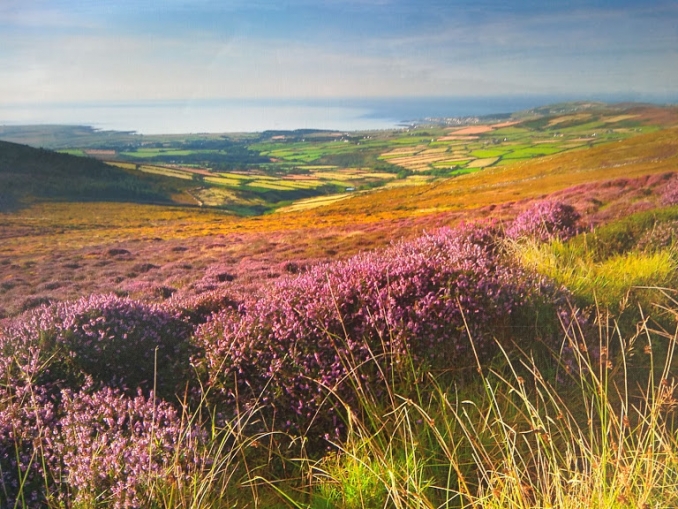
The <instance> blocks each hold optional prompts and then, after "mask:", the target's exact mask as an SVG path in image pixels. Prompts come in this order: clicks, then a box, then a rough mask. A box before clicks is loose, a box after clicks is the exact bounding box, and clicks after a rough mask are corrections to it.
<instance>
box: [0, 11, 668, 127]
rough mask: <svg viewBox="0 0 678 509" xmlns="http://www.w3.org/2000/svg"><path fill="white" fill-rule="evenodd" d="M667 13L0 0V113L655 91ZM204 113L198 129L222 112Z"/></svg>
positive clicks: (110, 118)
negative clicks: (206, 103)
mask: <svg viewBox="0 0 678 509" xmlns="http://www.w3.org/2000/svg"><path fill="white" fill-rule="evenodd" d="M676 26H678V4H676V3H675V2H669V1H664V0H651V1H637V0H636V1H633V0H614V1H613V0H588V1H584V0H565V1H563V2H558V3H553V2H548V3H544V2H537V1H536V0H517V1H515V2H511V3H509V4H507V3H506V2H501V1H500V0H481V1H477V0H418V1H414V0H342V1H339V0H282V1H276V2H272V1H268V0H247V1H244V0H227V1H223V2H215V1H213V0H163V1H160V0H135V1H132V0H117V1H113V0H103V1H101V2H91V1H84V0H57V1H51V0H4V1H3V2H0V47H1V48H2V51H0V68H2V70H3V71H2V80H0V122H5V123H16V122H21V121H22V119H26V121H36V122H37V121H39V122H42V121H43V120H42V119H48V120H49V121H50V122H60V123H68V122H71V121H72V120H73V119H75V120H77V121H78V122H85V121H86V122H89V123H96V124H99V125H110V126H118V125H125V126H126V127H125V128H127V129H136V128H138V129H140V130H143V129H145V127H144V126H146V125H148V126H149V127H150V128H153V129H155V127H153V126H154V125H160V126H162V125H168V127H169V128H171V129H172V130H176V129H178V128H179V127H175V126H174V125H175V124H178V121H176V120H175V121H174V122H172V119H171V118H167V117H162V118H160V117H158V116H157V115H156V116H154V115H152V108H141V107H140V106H141V105H143V104H151V103H153V104H159V103H162V102H166V101H169V102H172V103H175V104H182V105H183V109H181V110H178V109H174V110H173V111H174V114H176V115H179V116H184V117H185V120H186V122H187V123H188V124H190V126H191V127H190V129H189V130H193V129H194V125H195V122H194V121H193V120H191V119H192V118H193V115H194V113H192V111H193V110H196V109H200V108H199V107H195V105H196V104H198V105H199V104H200V102H201V101H264V102H265V101H278V103H277V104H272V103H271V104H270V105H269V106H270V107H273V108H279V107H282V108H283V109H282V110H280V111H277V112H276V111H274V110H271V111H269V112H268V116H266V115H263V114H262V113H256V112H254V110H252V109H251V107H250V112H249V114H244V115H239V114H234V115H233V117H234V118H236V117H239V118H240V119H241V123H240V124H237V125H236V124H234V126H235V127H234V129H235V130H241V131H242V130H251V129H252V127H257V126H269V125H270V126H275V125H283V124H284V125H287V124H288V123H290V122H288V121H287V120H286V119H285V116H284V113H285V107H284V105H283V106H281V104H282V103H280V102H279V101H283V102H284V101H298V102H299V104H302V103H304V102H305V106H308V107H310V108H311V109H309V110H308V111H307V115H306V116H305V117H304V119H298V120H297V124H295V123H294V122H292V123H291V125H298V126H301V127H303V126H305V125H306V124H307V123H308V122H317V123H318V124H323V125H324V124H325V123H326V122H328V121H329V119H331V118H333V117H335V118H336V119H337V120H338V122H339V123H341V122H343V120H342V119H344V118H349V117H350V118H352V119H354V122H356V123H361V125H363V124H364V125H367V124H370V125H371V124H376V125H381V124H379V123H378V122H375V115H374V114H373V113H372V112H371V109H370V108H365V107H363V106H361V105H360V104H358V103H359V102H360V101H365V102H366V103H367V102H369V101H378V100H380V99H379V98H383V97H390V98H394V97H398V98H409V99H411V100H413V101H425V100H427V98H439V97H448V98H455V100H458V99H459V98H466V99H472V100H479V98H488V97H489V98H491V97H564V98H568V99H588V98H592V97H608V96H617V97H628V98H640V100H647V99H644V98H655V99H654V100H653V101H661V99H660V98H662V97H666V98H671V97H675V96H676V95H677V92H678V88H677V86H676V84H677V83H678V50H677V48H678V31H677V30H676V29H675V27H676ZM341 98H360V99H356V100H355V101H352V104H350V105H348V106H345V105H341V104H339V105H338V106H336V105H333V102H341V101H342V99H341ZM323 101H325V104H322V102H323ZM313 102H316V104H320V106H313V105H312V104H311V105H310V106H309V104H310V103H313ZM125 104H127V106H129V105H130V104H133V105H134V106H135V107H136V108H137V110H136V113H135V114H136V115H137V116H138V115H148V117H147V118H145V119H144V118H140V117H139V118H138V121H139V125H140V126H139V127H135V126H134V125H127V124H126V121H124V122H122V123H120V118H117V117H121V116H123V113H124V112H122V111H121V112H118V114H117V117H116V115H113V114H111V113H110V112H109V114H108V115H105V113H106V112H105V111H104V109H105V108H116V107H117V108H119V107H124V105H125ZM74 105H75V106H74ZM93 105H99V106H100V107H102V108H104V109H102V110H101V111H94V109H93ZM356 105H357V106H356ZM368 106H369V105H368ZM88 108H89V111H85V110H87V109H88ZM346 108H348V110H351V111H347V110H346ZM356 108H357V110H359V111H354V110H355V109H356ZM69 109H71V110H72V109H75V110H78V111H75V112H74V111H69ZM364 110H367V111H364ZM167 111H168V112H169V111H170V110H169V109H167ZM75 113H78V115H75ZM156 113H157V111H156ZM208 113H209V112H208ZM288 113H290V114H293V113H294V111H292V110H288ZM95 114H101V116H100V117H99V116H97V115H95ZM444 114H446V113H441V115H444ZM130 116H133V115H132V113H130ZM253 117H254V118H257V117H261V119H262V120H261V122H259V123H255V122H249V123H248V122H246V119H247V118H250V119H251V118H253ZM264 117H265V118H264ZM376 117H379V118H382V120H383V121H384V122H387V121H388V122H390V121H392V120H396V121H399V120H403V119H402V118H396V119H392V118H390V117H389V116H388V115H386V116H384V115H382V114H381V113H380V112H379V111H378V112H377V115H376ZM31 119H35V120H31ZM205 119H206V120H205V124H206V125H205V126H204V127H203V128H199V127H198V130H200V131H208V130H212V129H213V127H212V126H214V128H217V127H219V126H221V125H225V124H223V123H222V124H220V123H218V122H215V121H213V120H210V119H209V118H208V117H207V116H206V117H205ZM356 119H357V120H356ZM358 120H360V122H358ZM230 125H231V124H228V125H227V127H229V126H230ZM309 125H310V124H309ZM196 127H197V126H196ZM314 127H319V125H315V126H314ZM337 128H342V127H341V126H337ZM229 129H230V127H229Z"/></svg>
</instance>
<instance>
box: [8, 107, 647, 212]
mask: <svg viewBox="0 0 678 509" xmlns="http://www.w3.org/2000/svg"><path fill="white" fill-rule="evenodd" d="M625 108H626V109H625ZM552 111H560V110H551V109H549V108H542V109H539V110H538V111H537V110H535V111H532V112H523V113H517V114H515V115H513V116H512V117H511V118H510V119H508V121H506V119H503V120H502V121H501V122H503V123H499V121H487V122H486V123H483V122H482V120H481V119H475V120H473V119H472V120H470V121H469V123H468V124H463V125H459V126H454V127H449V126H445V125H434V124H431V125H425V124H422V125H417V126H410V127H408V128H402V129H393V130H383V131H366V132H333V131H314V130H300V131H275V132H273V131H271V132H264V133H249V134H187V135H166V136H163V135H154V136H142V135H135V134H130V133H115V132H99V131H93V130H87V129H84V128H79V129H73V128H68V127H64V128H63V129H62V131H63V132H62V131H59V130H58V129H57V131H56V132H55V129H56V128H54V127H49V128H47V127H46V128H45V130H46V131H45V137H46V139H50V140H55V139H58V140H60V141H59V143H60V144H61V145H60V146H59V147H57V148H59V149H60V150H61V151H63V152H66V153H68V154H72V155H78V156H86V157H94V158H99V159H103V160H106V161H107V162H110V163H112V164H115V165H116V166H119V167H121V168H124V169H126V170H129V171H141V172H143V173H148V174H153V175H159V176H164V177H170V178H172V179H177V180H181V181H183V182H184V183H188V184H189V185H194V188H193V191H191V193H192V196H197V195H200V194H205V193H206V189H209V188H215V189H220V190H221V191H219V192H215V193H212V194H211V195H210V198H209V200H207V202H209V206H217V207H224V208H227V209H228V208H230V209H231V210H237V211H242V210H244V209H243V207H245V208H246V207H248V206H250V205H251V204H252V203H256V211H257V212H259V211H270V210H274V209H275V208H277V207H278V206H281V205H285V206H286V204H288V203H289V202H290V201H292V202H293V201H295V200H298V199H304V200H308V199H310V198H314V197H318V198H322V199H324V197H325V196H327V195H328V194H329V195H332V194H342V193H345V191H346V189H350V190H352V191H353V190H356V191H364V190H369V189H372V188H376V187H383V186H389V187H393V186H398V187H400V186H407V185H417V184H418V183H419V182H421V181H420V180H417V179H412V178H409V177H412V176H413V175H419V176H421V177H427V178H426V180H430V179H431V178H439V179H441V178H447V177H455V176H458V175H460V174H463V173H469V172H476V171H479V169H482V168H487V167H493V166H505V165H508V164H512V163H514V162H517V161H524V160H528V159H533V158H538V157H544V156H551V155H554V154H558V153H561V152H566V151H571V150H586V149H588V148H590V147H593V146H596V145H599V144H602V143H609V142H612V141H620V140H624V139H627V138H629V137H632V136H636V135H638V134H642V133H647V132H651V131H652V130H656V129H659V127H658V126H657V125H654V124H652V122H651V121H645V120H643V119H642V118H641V115H638V114H636V113H633V112H630V111H629V110H628V107H624V106H607V105H602V104H597V105H594V106H592V107H591V108H589V109H585V110H581V111H580V108H579V107H576V108H575V107H573V108H569V109H568V108H564V109H563V110H562V111H570V113H566V114H553V113H552ZM16 133H17V134H16V135H17V136H24V137H27V139H30V140H37V139H39V136H40V130H39V129H36V128H31V129H24V130H21V129H18V130H16ZM57 134H58V136H57ZM69 137H70V138H69ZM65 139H71V140H73V141H72V144H71V145H67V144H66V143H65V142H64V140H65ZM219 197H221V198H223V199H222V201H219V200H220V198H219ZM320 201H321V202H322V200H320ZM207 202H206V203H207ZM309 203H314V202H313V201H311V202H309Z"/></svg>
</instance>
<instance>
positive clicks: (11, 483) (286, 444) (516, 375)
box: [0, 179, 678, 508]
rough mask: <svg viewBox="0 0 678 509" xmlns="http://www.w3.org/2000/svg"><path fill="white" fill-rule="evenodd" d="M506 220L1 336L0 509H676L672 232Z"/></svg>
mask: <svg viewBox="0 0 678 509" xmlns="http://www.w3.org/2000/svg"><path fill="white" fill-rule="evenodd" d="M668 182H672V179H663V180H662V179H659V180H658V181H657V185H661V186H664V185H666V183H668ZM659 196H660V194H659V193H657V197H659ZM657 200H659V198H657ZM521 210H522V212H519V213H516V214H514V219H510V220H507V221H505V222H503V223H499V222H482V223H467V224H463V225H461V226H458V227H455V228H450V227H445V228H438V229H431V231H429V232H428V233H425V234H423V235H420V236H418V237H416V238H413V239H410V240H400V241H396V242H394V243H393V244H392V245H390V246H389V247H387V248H384V249H379V250H375V251H370V252H362V253H359V254H357V255H354V256H351V257H347V258H346V259H344V260H339V261H334V262H327V263H307V262H305V261H301V260H299V259H298V258H297V259H291V260H290V259H288V261H287V262H280V261H279V260H275V263H273V260H271V261H269V262H267V264H266V267H267V268H266V269H265V272H264V271H263V270H262V273H263V274H270V275H271V276H270V277H266V276H265V277H263V278H261V279H260V280H258V281H256V282H255V281H248V282H247V284H244V285H241V284H239V283H240V282H241V281H242V280H243V279H244V277H245V276H244V275H243V274H242V273H240V272H237V271H233V264H232V263H231V262H230V261H228V260H222V261H221V262H220V261H214V262H211V263H204V264H203V265H202V269H201V277H200V278H199V279H196V280H194V281H193V283H190V285H191V286H192V288H191V291H186V292H183V291H177V292H169V291H168V292H167V293H168V295H163V294H162V293H161V292H162V286H167V285H162V284H156V286H152V285H151V283H152V276H151V275H152V274H154V273H156V272H158V271H159V270H160V268H157V266H158V264H157V263H152V264H151V263H150V262H147V261H143V260H141V259H137V260H128V261H129V263H130V264H132V265H131V267H136V268H135V269H134V270H135V271H136V272H137V273H138V274H139V275H145V276H148V277H149V280H148V282H149V285H148V286H144V285H139V286H138V287H137V288H135V290H134V291H135V292H138V293H139V294H140V295H142V294H145V293H153V292H158V293H157V294H156V296H155V297H151V298H148V299H144V300H138V299H134V298H130V297H126V296H118V295H115V294H104V295H91V296H89V297H83V298H79V299H76V300H70V301H63V302H54V303H45V304H41V305H38V306H37V307H35V308H34V309H30V310H28V311H26V312H25V313H23V314H21V315H18V316H15V317H12V318H10V319H6V320H4V321H3V323H2V328H1V329H0V369H1V370H2V382H0V475H1V480H2V487H0V488H1V489H0V501H1V502H0V505H2V506H9V507H45V506H47V507H233V506H247V507H283V506H292V507H313V508H316V507H317V508H321V507H325V508H328V507H337V508H339V507H619V508H631V507H642V506H643V505H644V504H648V505H649V506H650V507H653V506H661V507H664V506H671V505H673V504H674V503H675V501H676V500H678V456H676V452H675V451H676V445H677V444H676V442H675V428H674V425H673V419H674V417H675V416H674V413H675V409H676V408H677V405H676V402H675V399H674V392H675V383H674V381H673V379H672V376H671V373H673V372H674V371H675V365H674V364H675V362H674V358H673V348H674V344H675V330H676V322H675V316H676V315H677V314H676V309H677V308H678V302H676V300H675V294H674V293H673V291H672V290H670V289H669V288H672V287H674V280H673V278H674V277H675V276H674V273H675V252H674V239H675V221H676V220H677V218H675V211H674V209H673V208H672V207H665V208H653V209H652V210H650V211H645V212H639V213H637V214H631V215H629V216H628V217H625V218H624V219H621V220H616V221H611V222H607V223H606V224H600V225H596V224H595V223H596V222H595V221H586V222H585V221H584V217H580V214H581V215H582V216H583V215H584V214H582V212H585V210H583V209H581V208H580V207H574V206H572V205H571V204H570V203H567V202H564V201H562V199H558V198H555V197H551V198H550V199H548V200H539V201H538V202H536V203H535V204H524V205H523V206H521ZM590 217H595V216H592V215H589V218H590ZM591 224H593V227H589V226H590V225H591ZM525 225H532V226H529V227H526V226H525ZM547 225H548V226H547ZM584 225H586V226H587V228H586V229H585V228H584ZM546 226H547V230H546V234H544V230H541V229H540V228H542V227H546ZM218 240H220V241H223V239H218ZM213 243H214V244H220V243H221V242H218V241H217V239H213ZM224 243H225V242H224ZM270 245H271V244H270V243H263V242H262V243H261V244H260V245H258V246H253V247H252V249H257V250H260V251H261V252H262V253H265V252H266V250H267V249H269V247H270ZM179 247H183V245H182V246H179ZM120 249H124V248H120ZM214 249H221V247H220V246H217V247H215V248H214ZM126 251H127V252H122V251H120V252H116V253H113V254H107V255H106V256H111V257H118V258H124V257H129V258H131V257H135V254H134V251H133V250H131V249H127V250H126ZM173 252H174V253H177V254H181V253H185V252H186V251H185V250H177V251H173ZM176 263H181V262H179V261H176ZM149 264H150V265H154V266H153V267H152V266H150V265H149ZM626 275H628V277H626ZM640 286H642V287H644V288H638V287H640ZM650 287H653V288H650ZM656 287H663V288H664V289H663V290H658V289H657V288H656ZM158 288H160V289H158ZM170 293H171V294H170ZM154 299H156V300H158V301H160V302H157V303H151V302H150V301H152V300H154ZM631 308H633V309H635V310H636V311H635V312H634V313H629V311H628V310H629V309H631ZM606 309H609V310H611V313H612V314H608V312H607V311H606ZM601 465H608V467H605V468H603V469H601Z"/></svg>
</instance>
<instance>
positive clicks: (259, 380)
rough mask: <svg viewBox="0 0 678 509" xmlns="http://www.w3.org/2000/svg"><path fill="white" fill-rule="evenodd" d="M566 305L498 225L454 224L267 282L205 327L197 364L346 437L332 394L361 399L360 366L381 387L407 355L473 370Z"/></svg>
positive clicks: (299, 427)
mask: <svg viewBox="0 0 678 509" xmlns="http://www.w3.org/2000/svg"><path fill="white" fill-rule="evenodd" d="M559 303H560V304H564V303H565V294H564V293H563V292H559V291H558V290H557V289H556V288H555V287H553V286H552V285H551V284H549V283H548V281H546V280H544V279H542V278H539V277H534V276H532V275H531V274H529V273H527V272H525V271H523V270H522V269H520V268H519V267H517V266H516V265H515V264H511V262H510V261H509V260H506V259H505V257H504V256H503V254H502V252H501V245H500V238H499V236H498V234H497V232H495V231H494V230H493V228H491V227H488V226H466V227H462V228H459V229H457V230H450V229H445V230H441V231H438V232H436V233H433V234H429V235H426V236H423V237H421V238H419V239H417V240H416V241H411V242H404V243H401V244H398V245H395V246H393V247H391V248H390V249H388V250H386V251H383V252H377V253H366V254H362V255H358V256H355V257H353V258H350V259H349V260H347V261H345V262H339V263H334V264H330V265H320V266H317V267H314V268H312V269H311V270H309V271H308V272H306V273H304V274H302V275H299V276H297V277H294V278H286V279H282V280H280V281H279V282H276V283H274V284H272V285H270V286H268V287H266V289H265V291H264V292H262V293H261V294H260V295H257V296H256V297H254V298H250V299H246V300H244V301H243V302H242V303H241V305H240V307H239V308H238V310H235V309H228V310H226V311H224V312H222V313H221V314H218V315H215V316H214V317H213V318H212V319H211V320H210V321H208V322H207V323H206V324H204V325H202V326H200V327H199V328H198V330H197V332H196V339H197V341H198V342H199V344H200V346H201V347H202V349H203V351H204V357H202V358H199V359H197V362H196V364H197V365H198V367H199V368H202V370H203V371H204V372H205V374H206V375H205V376H206V380H207V382H206V383H207V384H209V386H210V387H213V388H214V389H215V390H217V391H218V392H219V393H221V394H223V395H224V396H225V397H227V398H230V399H234V398H236V397H237V399H238V400H239V401H247V400H250V401H251V403H250V404H254V402H256V401H259V402H261V403H262V404H266V406H267V407H268V409H269V410H270V412H271V413H272V415H271V419H274V418H275V419H277V420H278V421H279V422H280V423H281V424H282V427H283V429H285V430H286V431H294V432H295V433H299V432H302V431H304V430H306V429H307V428H309V427H311V429H312V430H313V431H314V433H319V432H323V433H327V434H328V436H340V435H341V430H343V429H344V428H345V422H344V421H345V416H343V415H342V414H343V412H341V411H339V410H341V408H339V409H336V408H333V404H332V400H333V399H335V398H336V397H339V398H340V399H341V400H342V401H343V402H344V404H350V403H351V401H350V399H351V392H352V391H353V390H354V387H352V386H351V384H350V383H348V382H347V380H349V378H350V376H349V375H351V374H353V375H359V379H360V380H361V382H362V383H363V384H364V387H363V388H364V390H368V391H371V392H374V393H375V394H383V393H384V384H385V383H396V381H398V380H399V378H400V371H401V369H402V368H401V366H402V365H403V364H405V363H414V364H415V365H417V366H421V369H422V372H423V371H425V370H435V371H445V370H449V369H454V370H455V371H457V372H458V373H459V374H460V375H461V376H463V374H464V371H465V370H466V371H468V369H469V368H471V367H472V366H473V365H474V355H477V356H479V358H480V359H481V360H483V361H487V360H489V359H490V358H491V357H492V356H493V354H495V353H496V345H495V341H494V338H499V339H502V340H503V341H504V344H505V345H506V346H507V347H508V346H509V345H510V343H511V341H513V340H517V339H518V338H516V337H515V336H514V334H513V332H514V331H515V330H516V329H517V328H520V329H521V335H522V338H520V339H521V340H522V341H524V342H525V344H527V343H528V342H529V341H530V339H533V338H534V337H535V336H536V335H537V333H536V331H535V330H530V326H526V325H524V324H525V323H529V322H530V317H532V316H533V315H536V310H537V309H542V310H543V311H544V312H547V311H546V310H547V309H548V310H550V311H551V313H552V314H553V316H555V312H556V308H557V307H558V305H559ZM541 332H542V333H543V332H544V330H542V331H541ZM470 337H473V338H474V341H475V347H476V351H475V353H474V352H472V351H471V348H470V340H469V339H470ZM540 339H542V340H543V341H545V342H549V341H553V340H554V339H555V338H553V337H549V336H548V335H547V336H546V337H541V338H540ZM548 346H550V347H551V348H556V346H557V345H555V344H553V343H551V344H549V345H548ZM363 366H364V367H363ZM400 381H401V382H404V381H405V380H400ZM236 395H237V396H236ZM325 401H327V405H326V406H328V408H327V409H325V410H324V411H323V412H322V413H320V412H319V409H320V407H321V405H322V404H323V403H324V402H325ZM353 407H355V405H353Z"/></svg>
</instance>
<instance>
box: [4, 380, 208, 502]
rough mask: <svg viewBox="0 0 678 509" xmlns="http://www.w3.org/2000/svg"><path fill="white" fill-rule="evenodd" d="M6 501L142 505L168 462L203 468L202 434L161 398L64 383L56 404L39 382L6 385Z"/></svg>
mask: <svg viewBox="0 0 678 509" xmlns="http://www.w3.org/2000/svg"><path fill="white" fill-rule="evenodd" d="M2 396H3V398H2V402H1V405H2V406H1V407H0V408H1V410H0V469H1V471H0V507H15V506H18V507H30V508H33V507H35V508H38V507H45V505H46V504H47V501H48V500H49V502H50V503H58V506H59V507H95V506H96V507H116V508H117V507H119V508H123V507H124V508H136V507H143V506H144V503H143V498H142V495H143V490H144V488H145V487H147V486H148V485H149V484H150V483H151V482H152V481H155V480H157V479H161V478H163V476H164V475H165V474H166V473H167V471H168V470H169V469H170V467H171V470H172V474H173V475H174V476H175V479H174V481H175V482H182V481H184V480H185V479H179V478H177V476H179V477H181V476H185V477H186V476H188V472H189V471H191V470H194V469H195V468H196V467H197V468H200V461H199V454H198V447H199V446H200V444H201V443H202V442H203V439H204V436H203V434H202V432H200V431H199V430H198V429H196V428H188V427H187V426H186V425H185V423H182V422H181V419H180V418H179V416H178V414H177V411H176V410H174V408H173V407H172V406H170V405H169V404H167V403H166V402H163V401H157V400H154V398H153V397H152V396H151V397H150V398H145V397H143V396H142V395H137V396H136V397H135V398H130V397H126V396H124V395H122V394H121V393H120V392H119V391H117V390H114V389H110V388H104V389H103V390H101V391H94V392H92V391H91V386H86V387H85V388H84V389H83V390H82V391H79V392H77V393H74V392H72V391H70V390H65V391H63V393H62V394H61V398H60V399H61V405H60V406H57V405H56V404H55V403H54V402H53V401H52V400H51V399H50V398H48V397H47V396H45V395H44V394H43V393H42V391H40V389H39V388H35V387H31V388H26V387H24V388H20V389H19V390H17V391H15V393H14V394H9V392H8V391H7V390H6V389H5V390H3V395H2Z"/></svg>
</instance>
